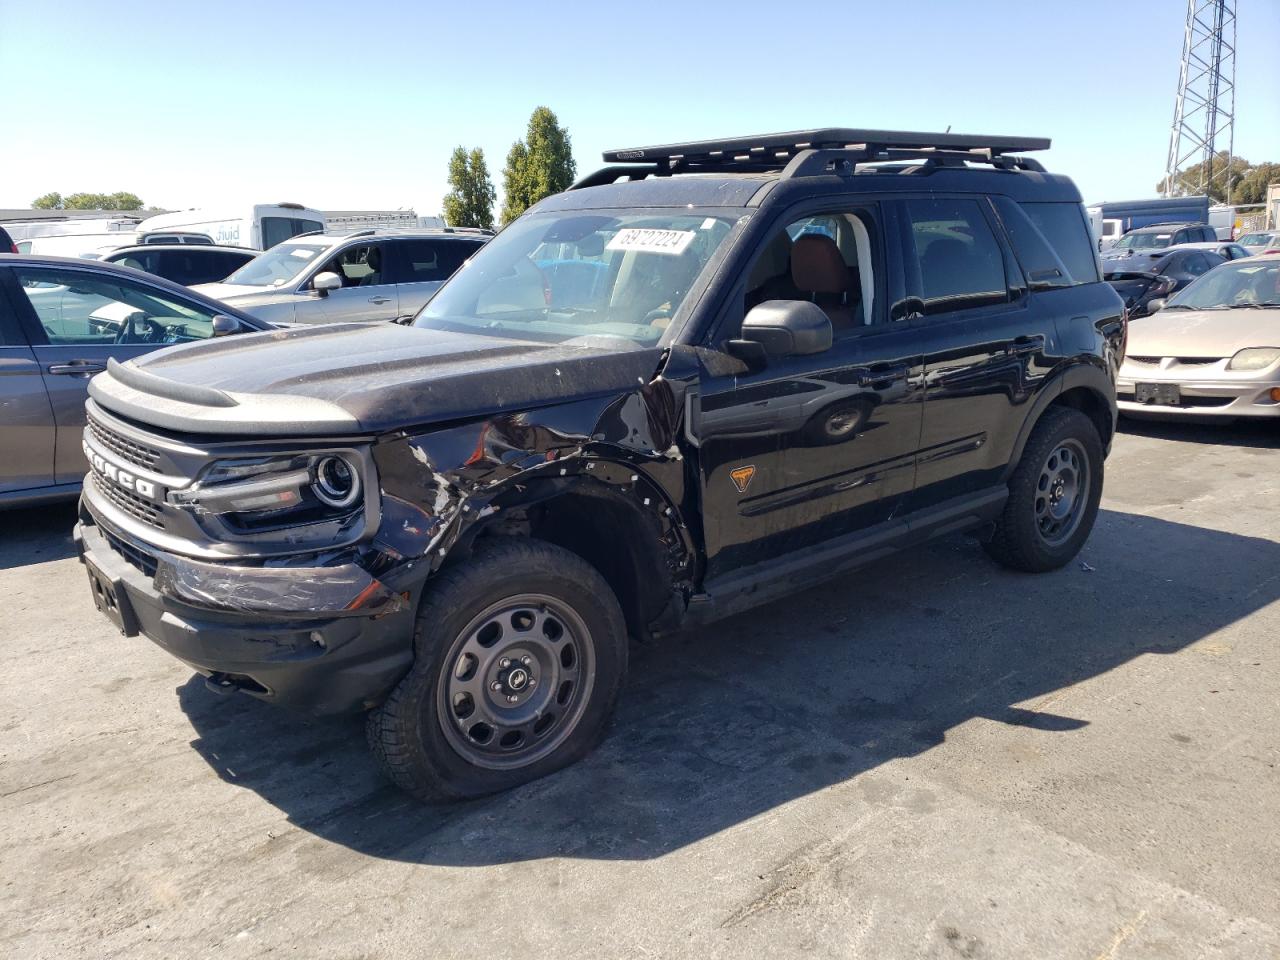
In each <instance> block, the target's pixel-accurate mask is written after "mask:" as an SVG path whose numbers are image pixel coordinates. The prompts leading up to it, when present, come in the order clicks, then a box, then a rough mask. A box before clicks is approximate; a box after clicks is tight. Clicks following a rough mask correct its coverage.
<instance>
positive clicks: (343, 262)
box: [316, 243, 384, 290]
mask: <svg viewBox="0 0 1280 960" xmlns="http://www.w3.org/2000/svg"><path fill="white" fill-rule="evenodd" d="M316 272H317V273H326V272H327V273H336V274H337V275H338V277H339V278H340V279H341V280H342V287H343V289H344V290H345V289H346V288H347V287H376V286H378V285H379V284H381V283H383V282H384V281H383V279H382V245H381V244H377V243H363V244H360V245H359V246H355V247H347V249H345V250H343V251H342V252H341V253H339V254H338V255H337V256H335V257H331V258H330V259H329V262H328V263H326V264H325V265H324V266H323V267H321V268H320V269H319V270H318V271H316Z"/></svg>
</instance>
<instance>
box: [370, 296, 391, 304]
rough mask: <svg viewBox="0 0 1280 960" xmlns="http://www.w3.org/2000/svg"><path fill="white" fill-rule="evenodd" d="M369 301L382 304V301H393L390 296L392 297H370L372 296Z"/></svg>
mask: <svg viewBox="0 0 1280 960" xmlns="http://www.w3.org/2000/svg"><path fill="white" fill-rule="evenodd" d="M369 302H370V303H379V304H381V303H390V302H391V298H390V297H370V298H369Z"/></svg>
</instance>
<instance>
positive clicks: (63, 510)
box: [0, 500, 76, 570]
mask: <svg viewBox="0 0 1280 960" xmlns="http://www.w3.org/2000/svg"><path fill="white" fill-rule="evenodd" d="M75 525H76V504H75V501H74V500H73V501H71V502H69V503H55V504H50V505H48V506H41V507H20V508H17V509H14V510H6V511H4V512H3V513H0V570H10V569H13V568H14V567H25V566H27V565H29V564H32V563H45V562H47V561H49V560H65V559H66V558H67V557H74V556H75V555H76V548H75V544H74V543H72V541H71V529H72V527H74V526H75Z"/></svg>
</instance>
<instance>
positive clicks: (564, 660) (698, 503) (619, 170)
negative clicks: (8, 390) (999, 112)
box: [77, 129, 1124, 799]
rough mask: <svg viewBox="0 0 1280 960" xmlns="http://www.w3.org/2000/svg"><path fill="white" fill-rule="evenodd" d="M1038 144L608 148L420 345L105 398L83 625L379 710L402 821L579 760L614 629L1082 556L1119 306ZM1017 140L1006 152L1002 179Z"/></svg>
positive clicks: (136, 373) (171, 368)
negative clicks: (823, 591) (935, 561)
mask: <svg viewBox="0 0 1280 960" xmlns="http://www.w3.org/2000/svg"><path fill="white" fill-rule="evenodd" d="M1047 146H1048V141H1047V140H1037V139H1022V138H1012V137H976V136H973V137H971V136H961V135H956V134H918V133H895V132H889V131H869V130H844V129H833V130H813V131H804V132H797V133H788V134H779V135H772V136H763V137H748V138H741V139H735V140H727V141H716V142H702V143H685V144H677V145H671V146H665V147H652V148H641V149H634V150H618V151H613V152H610V153H606V154H605V160H606V161H607V162H610V163H612V164H613V165H611V166H608V167H605V168H604V169H602V170H600V171H599V172H597V173H595V174H593V175H590V176H588V177H586V178H585V179H584V180H583V181H581V182H580V183H578V184H576V185H575V186H574V187H573V188H572V189H570V190H568V191H566V192H565V193H562V194H559V195H557V196H553V197H549V198H547V199H545V200H543V201H542V202H540V203H538V204H537V205H536V206H535V207H533V208H532V209H531V210H529V211H528V212H527V213H526V214H525V215H524V216H522V217H520V218H519V219H518V220H517V221H516V222H514V223H513V224H511V226H509V227H508V228H506V229H505V230H504V231H502V233H500V234H499V235H498V236H497V237H495V238H494V239H493V240H492V241H491V242H490V243H489V244H488V245H487V246H486V247H484V248H483V249H482V250H480V251H479V252H478V253H477V254H476V255H475V257H474V258H473V259H472V260H471V261H470V262H469V263H468V264H467V265H466V266H464V267H463V268H462V269H461V270H460V271H459V272H458V273H457V274H456V275H455V276H454V277H453V278H452V279H451V280H450V281H449V282H448V283H447V284H445V286H444V287H442V288H441V290H440V291H439V292H438V293H437V294H436V295H435V297H434V298H433V299H431V301H430V302H429V303H428V304H427V306H426V307H425V308H423V309H422V311H421V312H420V313H419V314H418V315H417V317H416V319H415V320H414V322H413V324H412V325H411V326H397V325H392V324H387V325H373V326H370V325H367V324H342V325H336V326H328V327H319V328H299V329H290V330H282V331H276V332H271V333H264V334H257V335H249V336H243V337H236V338H228V339H223V340H216V341H211V342H208V343H202V344H192V345H184V346H180V347H176V348H172V349H169V350H164V351H161V352H159V353H155V354H149V355H147V356H145V357H139V358H137V359H134V360H132V361H130V362H128V363H123V364H119V363H113V364H111V366H110V368H109V370H108V371H107V372H106V373H104V374H101V375H99V376H98V377H96V378H95V379H94V380H93V381H92V384H91V386H90V393H91V399H90V401H89V404H88V417H89V425H88V428H87V429H86V432H85V436H84V443H85V448H86V451H87V452H88V453H89V457H90V461H91V463H92V464H93V466H94V472H93V473H92V475H91V477H90V480H89V482H87V483H86V485H85V492H84V496H83V501H82V509H81V514H80V524H79V526H78V528H77V541H78V543H79V546H80V551H81V556H82V558H83V560H84V563H85V565H86V568H87V570H88V574H89V580H90V583H91V587H92V590H93V595H94V598H95V600H96V603H97V605H98V607H99V608H100V609H101V610H102V612H103V613H104V614H106V615H107V616H108V617H110V618H111V619H112V620H113V621H114V622H115V624H116V625H117V626H118V627H119V628H120V629H121V630H123V632H124V633H125V634H126V635H134V634H138V633H142V634H145V635H146V636H147V637H149V638H151V639H152V640H153V641H155V642H156V643H157V644H159V645H160V646H161V647H163V648H164V649H166V650H168V651H169V652H171V653H172V654H173V655H175V656H176V657H178V658H180V659H181V660H183V661H184V662H185V663H187V664H189V665H190V666H192V667H193V668H195V669H196V670H197V671H199V672H200V673H201V674H203V675H204V676H205V677H206V678H207V679H206V682H207V684H208V685H209V686H211V687H212V688H214V689H215V690H219V691H227V692H237V691H239V692H242V693H244V694H248V695H251V696H255V697H260V698H262V699H264V700H268V701H274V702H278V703H281V704H288V705H291V706H295V707H298V708H302V709H305V710H309V711H313V712H317V713H333V712H340V711H358V710H365V711H369V713H368V720H367V729H368V735H369V740H370V743H371V745H372V748H373V750H374V752H375V753H376V754H377V755H378V757H379V758H380V760H381V761H382V763H383V764H384V766H385V768H386V770H387V772H388V773H389V775H390V776H391V777H392V779H394V780H395V781H396V782H397V783H398V784H400V785H401V786H403V787H404V788H405V789H407V790H408V791H410V792H412V793H413V794H415V795H416V796H418V797H421V798H424V799H448V798H461V797H471V796H478V795H482V794H485V793H489V792H492V791H496V790H501V789H504V788H507V787H510V786H513V785H515V784H518V783H521V782H524V781H527V780H530V779H533V778H535V777H539V776H542V775H544V774H546V773H548V772H550V771H552V770H554V769H556V768H559V767H562V766H564V765H565V764H568V763H570V762H572V761H574V760H576V759H577V758H580V757H582V756H583V755H584V754H585V753H586V752H587V751H588V750H589V749H590V748H591V746H592V745H593V744H594V743H595V742H596V741H597V740H598V738H599V737H600V736H601V733H602V731H603V730H604V728H605V725H606V722H607V720H608V718H609V716H610V713H611V711H612V710H613V708H614V704H615V701H616V700H617V698H618V695H619V690H620V688H621V686H622V683H623V676H624V674H625V672H626V667H627V649H628V637H642V636H645V635H649V634H656V633H665V632H669V631H673V630H676V629H680V628H688V627H690V626H697V625H700V624H705V623H707V622H709V621H711V620H713V619H716V618H719V617H724V616H726V615H729V614H733V613H736V612H738V611H742V610H745V609H748V608H750V607H752V606H753V605H756V604H761V603H765V602H767V601H770V600H773V599H775V598H777V597H779V596H781V595H784V594H786V593H789V592H792V591H794V590H798V589H801V588H804V587H808V586H812V585H813V584H815V583H819V582H821V581H822V580H824V579H827V578H832V577H837V576H840V575H842V574H845V573H846V572H847V571H849V570H850V569H852V568H854V567H856V566H858V565H861V564H867V563H869V562H873V561H875V560H877V559H879V558H882V557H884V556H885V555H886V554H887V553H888V552H890V551H893V550H897V549H899V548H902V547H905V546H908V545H911V544H914V543H919V542H920V541H922V540H924V539H927V538H929V537H933V536H937V535H940V534H946V533H951V532H953V531H961V530H966V531H972V532H973V533H975V534H976V535H977V536H979V537H980V538H981V539H982V540H983V541H984V542H985V544H986V549H987V551H988V552H989V553H990V555H991V556H992V557H994V558H995V559H996V560H997V561H998V562H1000V563H1002V564H1005V565H1007V566H1009V567H1012V568H1014V569H1017V570H1024V571H1047V570H1052V569H1054V568H1057V567H1060V566H1062V565H1063V564H1065V563H1067V562H1068V561H1069V560H1070V559H1071V558H1072V557H1073V556H1075V554H1076V552H1077V551H1078V550H1079V549H1080V546H1081V544H1082V543H1083V542H1084V540H1085V538H1086V537H1087V536H1088V535H1089V532H1090V529H1091V527H1092V525H1093V522H1094V517H1095V514H1096V511H1097V508H1098V499H1099V496H1100V495H1101V492H1102V481H1103V460H1104V457H1105V456H1106V453H1107V451H1108V449H1109V446H1110V443H1111V437H1112V432H1113V429H1114V424H1115V416H1116V407H1115V389H1114V381H1115V375H1116V370H1117V367H1118V365H1119V362H1120V359H1121V354H1122V352H1123V345H1124V325H1123V318H1122V309H1121V303H1120V300H1119V298H1118V297H1117V295H1116V293H1115V292H1114V291H1113V290H1112V289H1111V287H1110V286H1108V285H1107V284H1106V283H1104V282H1102V279H1101V276H1100V274H1099V269H1098V259H1097V255H1096V253H1095V251H1094V248H1093V243H1092V241H1091V238H1090V233H1089V228H1088V224H1087V221H1086V218H1085V214H1084V210H1083V208H1082V206H1081V203H1080V196H1079V194H1078V192H1077V191H1076V188H1075V187H1074V186H1073V185H1072V183H1071V181H1070V180H1068V179H1066V178H1065V177H1062V176H1057V175H1053V174H1049V173H1046V172H1045V171H1044V170H1043V168H1042V167H1041V166H1040V165H1039V164H1038V163H1036V162H1035V161H1033V160H1030V159H1027V158H1025V157H1023V156H1021V155H1020V154H1022V153H1024V152H1027V151H1033V150H1039V149H1044V148H1046V147H1047ZM1015 152H1016V155H1015Z"/></svg>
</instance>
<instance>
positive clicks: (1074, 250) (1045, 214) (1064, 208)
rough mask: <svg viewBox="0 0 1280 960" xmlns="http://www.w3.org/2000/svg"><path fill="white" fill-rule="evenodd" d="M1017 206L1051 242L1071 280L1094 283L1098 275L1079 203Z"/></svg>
mask: <svg viewBox="0 0 1280 960" xmlns="http://www.w3.org/2000/svg"><path fill="white" fill-rule="evenodd" d="M1019 206H1020V207H1022V210H1023V212H1024V213H1026V215H1027V216H1028V217H1030V218H1031V222H1032V223H1034V224H1035V225H1036V227H1037V228H1039V230H1040V233H1041V234H1042V235H1043V236H1044V238H1045V239H1046V240H1048V241H1049V243H1050V244H1052V245H1053V249H1054V250H1055V251H1056V252H1057V254H1058V257H1059V258H1060V259H1061V260H1062V262H1063V264H1064V265H1065V266H1066V268H1067V272H1068V273H1070V274H1071V279H1072V280H1073V281H1074V282H1075V283H1096V282H1097V281H1098V280H1099V279H1101V278H1100V277H1099V276H1098V257H1097V253H1096V252H1095V251H1094V246H1093V235H1092V233H1091V232H1090V231H1089V220H1088V218H1087V217H1085V214H1084V208H1083V207H1081V206H1080V204H1078V203H1022V204H1019Z"/></svg>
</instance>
